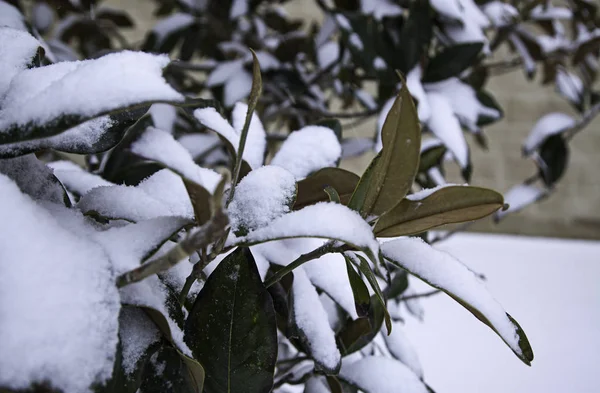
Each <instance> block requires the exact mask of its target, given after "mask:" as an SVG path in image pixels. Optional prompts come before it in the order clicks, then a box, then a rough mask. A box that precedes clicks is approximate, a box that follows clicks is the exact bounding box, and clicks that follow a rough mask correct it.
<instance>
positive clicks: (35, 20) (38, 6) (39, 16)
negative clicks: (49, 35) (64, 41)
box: [31, 2, 54, 33]
mask: <svg viewBox="0 0 600 393" xmlns="http://www.w3.org/2000/svg"><path fill="white" fill-rule="evenodd" d="M31 23H32V24H33V26H35V28H36V29H37V30H38V31H40V32H42V33H43V32H45V31H47V30H48V29H49V28H50V27H51V26H52V23H54V10H53V8H52V7H50V6H49V5H48V3H42V2H40V3H35V5H34V6H33V8H32V10H31Z"/></svg>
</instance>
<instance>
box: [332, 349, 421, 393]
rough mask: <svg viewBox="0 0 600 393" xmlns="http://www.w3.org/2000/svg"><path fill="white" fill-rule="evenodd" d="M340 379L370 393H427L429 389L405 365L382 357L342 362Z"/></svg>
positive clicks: (368, 357)
mask: <svg viewBox="0 0 600 393" xmlns="http://www.w3.org/2000/svg"><path fill="white" fill-rule="evenodd" d="M340 377H341V378H342V379H343V380H347V381H349V382H351V383H352V384H353V385H356V386H358V387H359V388H360V389H361V390H363V391H365V392H369V393H398V392H402V393H427V392H428V390H427V387H426V386H425V384H423V382H421V380H420V379H419V378H418V377H417V376H416V375H415V374H414V373H413V372H412V371H411V370H410V369H409V368H408V367H406V366H405V365H404V364H402V363H400V362H399V361H397V360H395V359H391V358H387V357H382V356H367V357H364V358H362V359H360V360H357V361H356V362H352V363H349V364H348V363H347V362H346V359H344V361H342V369H341V371H340Z"/></svg>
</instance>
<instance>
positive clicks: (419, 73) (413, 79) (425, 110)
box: [382, 64, 431, 127]
mask: <svg viewBox="0 0 600 393" xmlns="http://www.w3.org/2000/svg"><path fill="white" fill-rule="evenodd" d="M422 77H423V68H421V65H420V64H417V65H416V66H415V67H414V68H413V69H412V70H411V71H410V72H409V73H408V74H407V75H406V87H408V91H409V92H410V94H411V95H412V96H413V97H415V98H416V99H417V101H418V106H417V113H418V115H419V120H420V121H421V122H426V121H427V120H429V117H431V106H430V105H429V101H428V100H427V95H426V94H425V90H424V89H423V85H422V84H421V78H422ZM382 127H383V126H382Z"/></svg>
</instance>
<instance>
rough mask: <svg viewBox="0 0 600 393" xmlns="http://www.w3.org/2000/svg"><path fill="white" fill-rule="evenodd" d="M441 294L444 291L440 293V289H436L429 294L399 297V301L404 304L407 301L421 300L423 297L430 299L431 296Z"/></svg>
mask: <svg viewBox="0 0 600 393" xmlns="http://www.w3.org/2000/svg"><path fill="white" fill-rule="evenodd" d="M440 292H442V291H440V290H439V289H434V290H431V291H429V292H423V293H415V294H414V295H406V296H402V297H399V298H398V301H399V302H402V301H405V300H411V299H419V298H422V297H429V296H433V295H436V294H438V293H440Z"/></svg>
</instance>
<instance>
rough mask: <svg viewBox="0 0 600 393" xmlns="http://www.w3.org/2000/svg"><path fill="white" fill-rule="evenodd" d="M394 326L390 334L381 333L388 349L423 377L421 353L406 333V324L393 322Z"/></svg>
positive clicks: (418, 375)
mask: <svg viewBox="0 0 600 393" xmlns="http://www.w3.org/2000/svg"><path fill="white" fill-rule="evenodd" d="M392 326H393V327H392V333H391V334H390V335H387V334H385V333H383V334H382V335H381V336H383V339H384V341H385V344H386V345H387V348H388V350H389V351H390V353H391V354H392V356H394V358H396V359H398V360H399V361H401V362H402V363H404V364H405V365H406V367H408V368H409V369H410V370H411V371H412V372H413V373H415V375H416V376H417V377H419V378H420V379H423V368H422V367H421V362H420V361H419V355H417V352H416V351H415V349H414V347H413V345H412V343H411V342H410V340H409V338H408V337H407V336H406V334H405V333H404V325H403V324H401V323H398V322H393V323H392Z"/></svg>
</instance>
